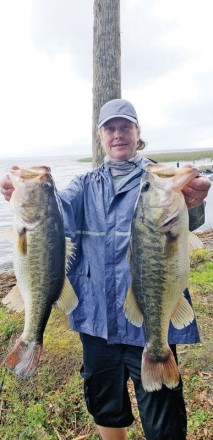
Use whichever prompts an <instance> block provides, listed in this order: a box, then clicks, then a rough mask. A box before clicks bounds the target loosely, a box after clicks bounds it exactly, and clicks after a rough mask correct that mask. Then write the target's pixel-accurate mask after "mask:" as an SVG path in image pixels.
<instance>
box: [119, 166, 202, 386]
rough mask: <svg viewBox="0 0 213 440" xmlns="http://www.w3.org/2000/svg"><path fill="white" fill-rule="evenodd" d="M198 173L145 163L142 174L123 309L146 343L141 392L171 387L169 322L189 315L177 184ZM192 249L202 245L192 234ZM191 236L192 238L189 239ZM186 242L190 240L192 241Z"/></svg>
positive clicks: (179, 322) (183, 210)
mask: <svg viewBox="0 0 213 440" xmlns="http://www.w3.org/2000/svg"><path fill="white" fill-rule="evenodd" d="M196 175H198V171H197V170H196V169H193V168H182V169H181V168H177V169H176V168H173V167H172V168H171V167H167V166H165V165H161V164H157V165H154V164H152V165H148V168H147V171H146V172H145V173H144V175H143V176H142V180H141V187H140V190H139V196H138V199H137V202H136V207H135V211H134V216H133V221H132V230H131V249H130V270H131V278H132V281H131V286H130V288H129V290H128V293H127V297H126V301H125V305H124V311H125V315H126V317H127V319H128V320H129V321H130V322H131V323H132V324H134V325H136V326H141V325H142V324H144V328H145V335H146V345H145V348H144V350H143V355H142V368H141V377H142V384H143V387H144V389H145V390H146V391H149V392H152V391H155V390H160V389H161V388H162V385H163V384H164V385H166V386H167V387H168V388H175V387H176V386H177V385H178V383H179V370H178V367H177V364H176V361H175V358H174V355H173V353H172V351H171V349H170V347H169V344H168V329H169V324H170V321H172V324H173V326H174V327H175V328H177V329H181V328H183V327H184V326H187V325H189V324H190V322H192V321H193V319H194V314H193V310H192V308H191V306H190V304H189V303H188V301H187V300H186V299H185V297H184V295H183V291H184V290H185V289H186V287H187V285H188V275H189V249H190V248H189V240H188V236H189V229H188V226H189V221H188V210H187V207H186V204H185V200H184V197H183V194H182V192H181V190H182V188H183V187H184V186H185V185H186V184H188V183H189V182H190V181H191V180H193V179H194V178H195V177H196ZM193 240H194V242H193V244H192V247H191V249H192V248H196V247H202V243H201V242H200V241H199V240H198V238H197V237H196V236H195V235H194V236H193ZM193 240H192V241H193ZM192 241H191V242H192Z"/></svg>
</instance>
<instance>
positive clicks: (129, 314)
mask: <svg viewBox="0 0 213 440" xmlns="http://www.w3.org/2000/svg"><path fill="white" fill-rule="evenodd" d="M124 313H125V316H126V318H127V319H128V321H129V322H131V324H134V325H135V326H136V327H141V326H142V324H143V313H142V312H141V310H140V309H139V306H138V303H137V301H136V298H135V296H134V293H133V291H132V289H131V288H130V289H128V292H127V295H126V300H125V303H124Z"/></svg>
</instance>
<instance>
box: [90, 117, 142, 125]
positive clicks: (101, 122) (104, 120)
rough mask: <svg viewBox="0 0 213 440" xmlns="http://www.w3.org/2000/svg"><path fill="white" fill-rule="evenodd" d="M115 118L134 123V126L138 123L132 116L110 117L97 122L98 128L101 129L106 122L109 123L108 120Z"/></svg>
mask: <svg viewBox="0 0 213 440" xmlns="http://www.w3.org/2000/svg"><path fill="white" fill-rule="evenodd" d="M115 118H117V119H118V118H122V119H127V120H128V121H131V122H134V123H135V124H137V123H138V121H137V119H136V118H133V116H128V115H112V116H109V117H108V118H105V119H103V120H102V121H100V122H99V124H98V128H101V127H102V126H103V125H104V124H105V123H106V122H107V121H110V119H115Z"/></svg>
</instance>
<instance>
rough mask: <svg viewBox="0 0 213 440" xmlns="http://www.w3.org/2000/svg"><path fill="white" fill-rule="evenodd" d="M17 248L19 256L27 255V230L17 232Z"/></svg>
mask: <svg viewBox="0 0 213 440" xmlns="http://www.w3.org/2000/svg"><path fill="white" fill-rule="evenodd" d="M17 246H18V250H19V252H20V253H21V254H23V255H25V254H26V253H27V230H26V229H25V228H23V230H22V231H20V232H18V238H17Z"/></svg>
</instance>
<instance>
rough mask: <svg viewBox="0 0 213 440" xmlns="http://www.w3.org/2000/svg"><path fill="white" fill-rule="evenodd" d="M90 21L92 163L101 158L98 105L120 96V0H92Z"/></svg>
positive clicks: (102, 153)
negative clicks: (92, 15)
mask: <svg viewBox="0 0 213 440" xmlns="http://www.w3.org/2000/svg"><path fill="white" fill-rule="evenodd" d="M93 12H94V25H93V123H92V148H93V166H94V167H96V166H98V165H100V164H101V163H102V162H103V157H104V152H103V150H102V148H101V144H100V139H99V134H98V116H99V111H100V108H101V106H102V105H103V104H105V102H107V101H109V100H110V99H115V98H120V97H121V63H120V59H121V47H120V0H94V10H93Z"/></svg>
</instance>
